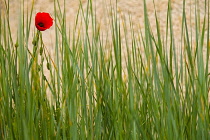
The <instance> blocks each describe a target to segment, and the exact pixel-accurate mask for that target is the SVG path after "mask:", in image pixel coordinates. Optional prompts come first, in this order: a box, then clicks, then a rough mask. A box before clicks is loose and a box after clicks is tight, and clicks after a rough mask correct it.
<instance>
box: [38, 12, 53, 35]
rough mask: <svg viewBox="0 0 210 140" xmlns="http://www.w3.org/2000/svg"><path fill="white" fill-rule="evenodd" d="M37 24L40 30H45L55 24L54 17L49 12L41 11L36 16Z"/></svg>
mask: <svg viewBox="0 0 210 140" xmlns="http://www.w3.org/2000/svg"><path fill="white" fill-rule="evenodd" d="M35 25H36V28H37V29H38V30H39V31H44V30H46V29H49V28H50V27H51V26H52V25H53V19H52V18H51V17H50V14H49V13H44V12H39V13H37V14H36V17H35Z"/></svg>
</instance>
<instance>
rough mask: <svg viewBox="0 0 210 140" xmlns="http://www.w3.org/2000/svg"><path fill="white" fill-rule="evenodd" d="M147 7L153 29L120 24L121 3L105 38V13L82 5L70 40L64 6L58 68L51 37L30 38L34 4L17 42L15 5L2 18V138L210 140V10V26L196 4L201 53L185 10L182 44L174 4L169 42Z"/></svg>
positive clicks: (58, 27) (57, 18)
mask: <svg viewBox="0 0 210 140" xmlns="http://www.w3.org/2000/svg"><path fill="white" fill-rule="evenodd" d="M67 2H68V1H64V3H67ZM143 3H144V29H139V30H138V31H135V30H134V28H133V24H132V16H130V17H129V18H128V19H127V18H119V15H118V13H117V9H116V7H117V6H116V5H117V2H116V5H115V6H114V7H112V8H111V9H108V8H107V11H109V12H110V13H111V16H110V17H109V25H108V30H107V32H102V31H101V30H100V24H99V23H98V22H97V18H98V17H97V13H96V12H95V11H96V8H97V7H95V6H94V4H93V2H92V0H88V2H87V7H85V8H84V7H83V6H82V3H81V2H80V7H79V10H78V13H77V18H76V20H75V24H74V26H73V27H70V28H71V29H72V31H73V32H70V31H71V30H68V28H67V25H68V24H69V23H68V21H67V19H66V11H65V8H67V7H64V8H61V6H60V3H59V1H58V0H54V11H55V12H54V26H55V36H56V39H55V42H54V48H55V57H54V58H52V57H51V56H50V55H49V53H48V51H47V49H46V46H45V45H44V42H43V41H42V33H39V32H38V31H35V33H31V30H30V29H31V27H33V26H34V25H33V24H31V23H33V18H32V17H34V15H32V13H33V4H34V3H33V2H32V9H31V10H29V11H28V12H27V15H24V14H23V13H24V12H23V9H24V3H23V2H22V3H21V4H20V7H21V8H20V15H19V24H18V35H17V39H16V38H12V35H11V34H12V33H11V30H10V21H9V11H10V9H9V0H8V1H5V5H6V13H5V14H4V15H3V14H0V16H1V18H0V138H1V139H161V140H162V139H190V140H193V139H196V140H197V139H203V140H207V139H210V120H209V119H210V111H209V107H210V104H209V100H208V98H209V90H210V73H209V50H210V46H209V31H210V30H209V27H210V25H209V23H210V17H209V8H210V5H209V1H208V0H206V1H205V14H204V22H201V21H200V13H199V1H196V0H195V7H196V8H195V9H194V11H192V13H194V14H195V17H196V18H195V23H196V26H195V27H191V28H194V30H195V31H196V32H195V34H193V35H192V36H194V37H195V38H196V43H195V46H193V43H192V42H191V41H192V39H191V35H190V33H191V32H190V31H191V30H192V29H190V28H189V23H188V21H187V19H186V12H187V11H186V10H185V0H183V7H182V8H183V9H182V11H183V13H182V27H181V30H182V33H181V34H180V38H181V42H179V43H177V42H175V38H176V36H175V35H174V30H173V20H172V16H173V14H172V12H171V1H170V0H169V1H168V11H167V17H165V18H166V19H167V24H166V27H165V29H166V33H165V34H163V33H162V32H161V31H160V24H161V23H160V22H159V19H158V16H157V13H156V12H155V17H156V21H155V22H156V31H153V30H152V29H151V27H150V23H151V21H150V20H149V16H148V13H147V5H146V0H143ZM64 6H65V4H64ZM154 8H155V5H154ZM127 21H128V22H127ZM121 23H123V24H121ZM89 31H91V33H90V32H89ZM109 33H110V34H109ZM122 33H124V34H125V37H122ZM155 33H156V35H155ZM104 34H105V36H107V38H106V37H104ZM31 35H33V38H34V40H33V42H29V37H30V36H31ZM129 35H130V36H129ZM109 37H110V38H111V40H110V39H109ZM129 39H131V42H129ZM122 40H125V43H123V42H122ZM29 46H33V51H32V52H31V51H30V49H29ZM107 46H110V49H107ZM139 46H142V48H141V47H139ZM182 46H183V47H182ZM204 48H206V49H205V51H204ZM124 52H127V53H124ZM124 54H126V56H125V55H124ZM45 62H46V64H47V65H45ZM46 69H47V73H48V74H49V75H50V76H46V74H47V73H46Z"/></svg>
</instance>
